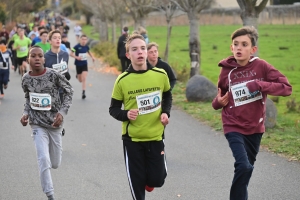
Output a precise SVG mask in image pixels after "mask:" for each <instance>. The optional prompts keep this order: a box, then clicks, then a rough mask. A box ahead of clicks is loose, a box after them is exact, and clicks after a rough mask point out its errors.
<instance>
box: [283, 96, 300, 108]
mask: <svg viewBox="0 0 300 200" xmlns="http://www.w3.org/2000/svg"><path fill="white" fill-rule="evenodd" d="M297 106H298V110H297ZM286 107H287V108H288V110H289V111H300V105H298V103H297V102H296V100H295V98H292V99H291V100H289V101H287V102H286Z"/></svg>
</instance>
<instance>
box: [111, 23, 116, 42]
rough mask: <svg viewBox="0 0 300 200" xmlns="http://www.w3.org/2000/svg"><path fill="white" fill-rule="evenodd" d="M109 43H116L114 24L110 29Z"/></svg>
mask: <svg viewBox="0 0 300 200" xmlns="http://www.w3.org/2000/svg"><path fill="white" fill-rule="evenodd" d="M111 29H112V30H111V43H113V44H115V42H116V22H114V21H113V22H112V27H111Z"/></svg>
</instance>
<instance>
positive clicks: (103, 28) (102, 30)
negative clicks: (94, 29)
mask: <svg viewBox="0 0 300 200" xmlns="http://www.w3.org/2000/svg"><path fill="white" fill-rule="evenodd" d="M97 22H98V23H97V24H98V25H99V26H98V27H99V35H100V38H99V39H100V41H101V42H106V41H108V27H107V23H106V21H104V20H101V19H97Z"/></svg>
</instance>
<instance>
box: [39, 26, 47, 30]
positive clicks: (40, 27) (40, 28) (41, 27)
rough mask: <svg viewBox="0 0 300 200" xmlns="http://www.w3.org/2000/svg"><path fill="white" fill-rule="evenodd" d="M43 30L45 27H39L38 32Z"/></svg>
mask: <svg viewBox="0 0 300 200" xmlns="http://www.w3.org/2000/svg"><path fill="white" fill-rule="evenodd" d="M42 29H46V28H45V27H44V26H39V27H38V31H40V30H42Z"/></svg>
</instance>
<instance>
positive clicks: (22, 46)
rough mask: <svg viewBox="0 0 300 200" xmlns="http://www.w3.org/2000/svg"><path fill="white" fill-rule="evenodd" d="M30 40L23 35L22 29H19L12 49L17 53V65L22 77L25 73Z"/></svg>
mask: <svg viewBox="0 0 300 200" xmlns="http://www.w3.org/2000/svg"><path fill="white" fill-rule="evenodd" d="M30 44H31V40H30V39H29V38H28V37H26V36H25V35H24V29H20V31H19V38H18V39H16V40H15V42H14V46H13V49H14V50H16V51H17V64H18V65H19V66H20V73H21V75H22V76H23V75H24V73H25V71H26V59H27V55H28V48H29V47H30Z"/></svg>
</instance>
